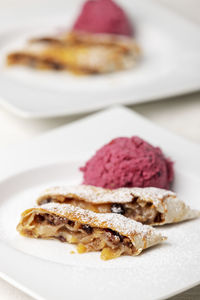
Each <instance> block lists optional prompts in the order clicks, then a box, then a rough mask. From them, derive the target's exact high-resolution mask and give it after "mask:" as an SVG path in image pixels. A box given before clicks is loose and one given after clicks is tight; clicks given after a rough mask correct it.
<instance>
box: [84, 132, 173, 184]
mask: <svg viewBox="0 0 200 300" xmlns="http://www.w3.org/2000/svg"><path fill="white" fill-rule="evenodd" d="M80 170H81V171H82V172H83V184H87V185H94V186H100V187H104V188H110V189H114V188H119V187H158V188H164V189H169V187H170V184H171V183H172V181H173V178H174V169H173V162H172V161H171V160H170V159H169V158H166V157H165V156H164V154H163V152H162V150H161V149H160V148H158V147H154V146H152V145H151V144H149V143H148V142H146V141H144V140H143V139H141V138H139V137H137V136H133V137H131V138H127V137H119V138H116V139H113V140H112V141H111V142H110V143H108V144H106V145H104V146H103V147H102V148H100V149H99V150H98V151H97V152H96V154H95V155H94V156H93V157H91V159H89V160H88V161H87V162H86V164H85V166H84V167H81V168H80Z"/></svg>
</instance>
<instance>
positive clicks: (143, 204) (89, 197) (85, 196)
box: [37, 185, 200, 225]
mask: <svg viewBox="0 0 200 300" xmlns="http://www.w3.org/2000/svg"><path fill="white" fill-rule="evenodd" d="M47 202H59V203H68V204H72V205H74V206H79V207H81V208H84V209H90V210H93V211H95V212H97V213H110V212H111V213H117V214H121V215H124V216H125V217H127V218H130V219H134V220H136V221H138V222H141V223H143V224H148V225H163V224H167V223H176V222H181V221H184V220H188V219H192V218H196V217H198V216H200V212H199V211H197V210H193V209H191V208H190V207H189V206H187V205H186V204H185V203H184V202H183V201H181V200H179V199H178V198H177V196H176V194H175V193H173V192H171V191H167V190H164V189H158V188H153V187H151V188H120V189H115V190H108V189H104V188H101V187H94V186H88V185H78V186H64V187H53V188H50V189H47V190H46V191H44V192H43V193H42V194H41V196H40V197H39V198H38V200H37V203H38V204H39V205H40V204H43V203H47Z"/></svg>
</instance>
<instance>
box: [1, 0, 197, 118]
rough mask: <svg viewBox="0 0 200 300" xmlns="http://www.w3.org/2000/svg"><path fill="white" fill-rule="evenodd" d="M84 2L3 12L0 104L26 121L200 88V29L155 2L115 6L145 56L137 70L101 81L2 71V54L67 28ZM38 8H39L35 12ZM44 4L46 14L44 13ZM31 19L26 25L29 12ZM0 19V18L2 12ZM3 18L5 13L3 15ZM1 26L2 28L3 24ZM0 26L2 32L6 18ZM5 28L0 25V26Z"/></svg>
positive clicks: (61, 1)
mask: <svg viewBox="0 0 200 300" xmlns="http://www.w3.org/2000/svg"><path fill="white" fill-rule="evenodd" d="M81 2H83V1H82V0H76V1H73V5H72V3H70V1H64V0H58V1H50V2H49V4H47V3H46V2H44V3H43V4H41V5H40V3H39V4H38V2H37V1H36V3H35V4H33V3H30V7H29V10H27V7H26V5H24V3H23V1H20V2H19V3H18V4H19V7H18V9H20V7H22V6H23V5H24V6H23V9H22V10H21V11H20V14H19V12H18V11H17V8H16V7H15V11H16V15H17V17H16V16H14V15H13V16H12V14H10V15H11V16H12V19H11V18H10V19H9V17H10V15H9V9H8V8H7V10H6V12H7V14H6V16H7V24H9V27H8V31H7V35H8V38H6V34H5V33H4V35H3V37H4V38H3V39H2V40H1V44H0V57H1V58H2V59H1V61H0V102H1V103H2V105H4V106H6V107H7V108H8V109H11V110H12V111H13V112H15V113H17V114H19V115H21V116H23V117H29V118H39V117H55V116H61V115H71V114H77V113H83V112H88V111H93V110H97V109H100V108H102V107H106V106H110V105H112V104H116V103H123V104H131V103H140V102H144V101H149V100H156V99H160V98H165V97H169V96H173V95H178V94H183V93H187V92H192V91H196V90H198V89H199V88H200V36H199V27H198V26H196V25H194V24H192V23H190V22H188V21H186V20H185V19H184V18H181V17H180V16H177V15H176V14H174V13H172V12H170V11H168V10H167V9H165V8H162V6H159V5H157V4H155V3H154V2H153V1H145V0H143V1H136V0H133V1H128V0H125V1H119V3H121V4H122V6H123V7H124V8H126V9H127V11H128V12H129V14H130V16H131V17H132V19H133V20H134V23H135V26H136V32H137V40H138V42H139V44H140V45H141V48H142V51H143V56H142V58H141V61H140V62H139V63H138V65H137V66H136V68H135V69H131V70H128V71H122V72H117V73H113V74H108V75H99V76H82V77H80V76H79V77H78V76H74V75H71V74H69V73H67V72H62V73H59V72H58V73H57V72H52V71H39V70H32V69H29V68H25V67H12V68H6V67H5V56H6V53H8V52H10V51H12V50H15V49H16V48H18V47H19V48H20V45H22V44H23V43H24V41H25V40H27V39H28V38H29V37H32V35H35V34H36V33H37V34H36V35H40V33H41V35H42V34H43V33H45V32H49V31H53V32H56V31H57V30H60V29H63V28H69V27H70V26H71V24H72V22H73V20H74V18H75V15H76V14H77V12H78V9H79V8H80V3H81ZM38 5H39V9H38ZM47 5H48V9H47ZM31 9H32V16H31V17H30V20H28V16H29V15H30V11H31ZM0 16H1V13H0ZM2 16H3V10H2ZM1 22H2V24H1ZM0 25H1V27H2V28H6V26H5V20H4V18H2V19H1V18H0ZM3 25H4V26H3ZM1 34H2V33H0V37H1Z"/></svg>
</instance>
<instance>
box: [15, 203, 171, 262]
mask: <svg viewBox="0 0 200 300" xmlns="http://www.w3.org/2000/svg"><path fill="white" fill-rule="evenodd" d="M17 230H18V231H19V232H20V234H22V235H24V236H26V237H31V238H44V239H58V240H60V241H61V242H68V243H73V244H77V245H78V246H77V251H78V252H79V253H83V252H90V251H102V252H101V258H102V259H104V260H108V259H112V258H115V257H118V256H120V255H131V256H134V255H138V254H139V253H140V252H141V251H142V250H143V249H145V248H148V247H151V246H153V245H155V244H158V243H160V242H162V241H164V240H165V239H166V237H164V236H162V235H161V234H160V233H158V232H157V231H156V230H155V229H154V228H152V227H151V226H148V225H143V224H141V223H139V222H136V221H134V220H130V219H127V218H125V217H124V216H121V215H116V214H112V213H110V214H97V213H95V212H93V211H90V210H85V209H82V208H80V207H75V206H73V205H70V204H60V203H47V204H43V205H41V206H37V207H35V208H31V209H27V210H26V211H24V212H23V213H22V216H21V220H20V223H19V224H18V226H17Z"/></svg>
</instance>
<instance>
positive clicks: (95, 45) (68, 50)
mask: <svg viewBox="0 0 200 300" xmlns="http://www.w3.org/2000/svg"><path fill="white" fill-rule="evenodd" d="M139 53H140V50H139V47H138V45H137V44H136V42H135V41H134V40H133V39H131V38H127V37H121V36H112V35H99V34H98V35H94V34H83V33H82V34H80V33H69V34H65V35H64V36H61V37H43V38H38V39H37V38H36V39H32V40H30V41H29V43H27V45H26V47H25V48H24V50H19V51H15V52H13V53H10V54H9V55H8V56H7V64H8V65H24V66H29V67H32V68H36V69H51V70H57V71H59V70H69V71H71V72H74V73H80V74H84V73H85V74H95V73H96V74H97V73H108V72H113V71H118V70H122V69H128V68H131V67H133V65H134V64H135V62H136V61H137V59H138V57H139Z"/></svg>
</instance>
